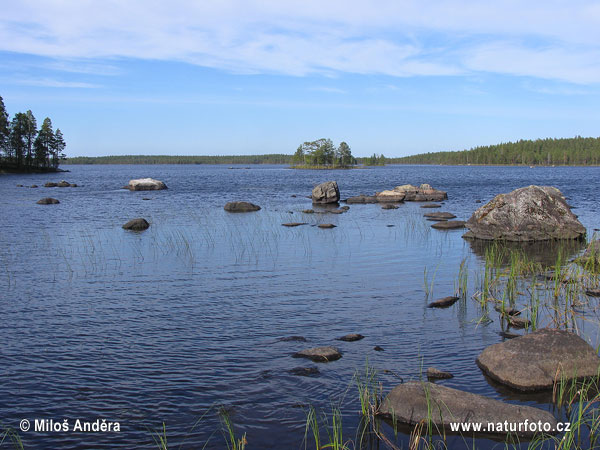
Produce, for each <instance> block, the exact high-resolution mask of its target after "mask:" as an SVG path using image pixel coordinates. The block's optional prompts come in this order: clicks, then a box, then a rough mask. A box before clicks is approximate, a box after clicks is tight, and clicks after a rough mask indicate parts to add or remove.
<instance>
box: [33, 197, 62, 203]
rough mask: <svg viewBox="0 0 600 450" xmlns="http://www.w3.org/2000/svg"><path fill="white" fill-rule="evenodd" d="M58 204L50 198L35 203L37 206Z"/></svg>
mask: <svg viewBox="0 0 600 450" xmlns="http://www.w3.org/2000/svg"><path fill="white" fill-rule="evenodd" d="M59 203H60V202H59V201H58V200H57V199H55V198H52V197H45V198H42V199H40V200H38V201H37V204H38V205H58V204H59Z"/></svg>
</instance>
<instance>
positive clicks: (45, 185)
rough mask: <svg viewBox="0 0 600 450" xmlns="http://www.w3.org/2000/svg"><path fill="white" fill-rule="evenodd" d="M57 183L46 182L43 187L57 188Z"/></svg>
mask: <svg viewBox="0 0 600 450" xmlns="http://www.w3.org/2000/svg"><path fill="white" fill-rule="evenodd" d="M57 186H58V183H55V182H53V181H48V182H47V183H46V184H44V187H57Z"/></svg>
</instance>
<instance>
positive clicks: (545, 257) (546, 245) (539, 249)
mask: <svg viewBox="0 0 600 450" xmlns="http://www.w3.org/2000/svg"><path fill="white" fill-rule="evenodd" d="M465 241H466V242H468V243H469V246H470V247H471V250H472V251H473V253H475V255H477V256H479V257H481V258H482V259H485V253H486V251H488V250H489V249H490V248H492V247H495V249H496V250H497V251H498V252H497V253H499V254H501V255H503V258H502V265H507V266H508V265H510V254H511V253H512V252H514V251H520V252H522V253H523V254H524V255H525V256H526V257H527V258H528V259H530V260H532V261H534V262H536V263H540V264H542V265H543V266H548V267H550V266H554V265H555V264H556V260H557V259H558V256H559V255H560V257H561V258H562V259H565V258H566V259H567V260H570V259H572V258H574V257H575V256H576V255H577V254H578V253H579V252H581V251H582V250H583V249H584V248H585V245H586V244H585V241H583V240H579V239H565V240H560V241H558V240H556V241H531V242H509V241H487V240H483V239H465Z"/></svg>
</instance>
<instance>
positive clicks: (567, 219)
mask: <svg viewBox="0 0 600 450" xmlns="http://www.w3.org/2000/svg"><path fill="white" fill-rule="evenodd" d="M466 227H467V228H468V229H469V231H467V232H466V233H465V234H464V236H463V237H465V238H476V239H487V240H507V241H544V240H550V239H580V238H583V237H584V236H585V232H586V230H585V227H584V226H583V225H582V224H581V222H579V220H577V216H576V215H575V214H573V213H572V212H571V209H570V208H569V205H568V204H567V202H566V200H565V198H564V196H563V195H562V194H561V192H560V191H559V190H558V189H556V188H554V187H551V186H529V187H523V188H520V189H516V190H514V191H512V192H509V193H508V194H499V195H497V196H496V197H494V198H493V199H492V200H491V201H490V202H489V203H488V204H486V205H484V206H482V207H481V208H479V209H477V211H475V212H474V213H473V215H472V216H471V218H470V219H469V220H468V221H467V223H466Z"/></svg>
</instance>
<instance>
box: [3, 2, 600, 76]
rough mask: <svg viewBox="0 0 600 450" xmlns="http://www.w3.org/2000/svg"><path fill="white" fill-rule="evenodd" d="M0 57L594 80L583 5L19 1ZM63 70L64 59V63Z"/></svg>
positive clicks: (590, 27) (8, 12) (591, 14)
mask: <svg viewBox="0 0 600 450" xmlns="http://www.w3.org/2000/svg"><path fill="white" fill-rule="evenodd" d="M0 50H4V51H11V52H19V53H26V54H35V55H43V56H49V57H53V58H58V59H60V60H62V59H66V60H72V59H78V58H87V59H88V60H91V61H93V60H94V58H123V57H124V58H142V59H155V60H170V61H183V62H187V63H190V64H196V65H200V66H206V67H213V68H218V69H225V70H229V71H232V72H239V73H277V74H286V75H294V76H305V75H309V74H322V75H331V74H335V73H354V74H383V75H390V76H396V77H407V76H454V75H464V74H469V75H470V74H473V73H478V72H492V73H501V74H509V75H516V76H527V77H536V78H546V79H555V80H562V81H566V82H571V83H581V84H591V83H599V82H600V69H599V65H598V63H597V61H599V60H600V5H599V4H598V3H597V2H595V1H593V0H572V1H570V2H559V1H547V0H545V1H541V0H531V1H528V2H522V1H520V0H503V1H501V0H491V1H487V2H481V1H477V0H455V1H449V0H425V1H418V0H404V1H398V0H382V1H380V2H377V4H376V5H374V4H372V3H368V2H362V1H358V0H345V1H342V0H330V1H328V2H321V1H317V0H303V1H294V0H291V1H285V2H281V1H275V0H249V1H241V0H237V1H236V0H221V1H204V2H197V1H191V0H188V1H186V0H173V1H171V2H168V4H167V3H165V2H160V1H158V0H130V1H127V2H122V1H117V0H105V1H103V2H95V1H92V0H82V1H79V2H64V1H62V0H21V1H20V2H12V3H10V4H9V5H8V6H6V7H5V8H4V9H3V15H2V19H0ZM65 64H66V63H65Z"/></svg>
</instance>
